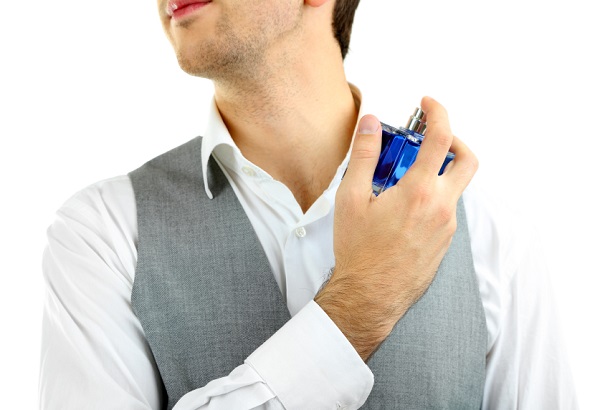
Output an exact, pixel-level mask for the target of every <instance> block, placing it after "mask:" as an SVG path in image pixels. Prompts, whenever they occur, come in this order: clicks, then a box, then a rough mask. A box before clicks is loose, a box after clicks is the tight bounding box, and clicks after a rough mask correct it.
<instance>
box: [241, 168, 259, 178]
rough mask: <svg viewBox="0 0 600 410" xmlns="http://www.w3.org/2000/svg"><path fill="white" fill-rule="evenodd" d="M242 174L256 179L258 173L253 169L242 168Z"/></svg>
mask: <svg viewBox="0 0 600 410" xmlns="http://www.w3.org/2000/svg"><path fill="white" fill-rule="evenodd" d="M242 172H243V173H244V174H246V175H248V176H249V177H254V176H256V171H254V170H253V169H252V168H250V167H242Z"/></svg>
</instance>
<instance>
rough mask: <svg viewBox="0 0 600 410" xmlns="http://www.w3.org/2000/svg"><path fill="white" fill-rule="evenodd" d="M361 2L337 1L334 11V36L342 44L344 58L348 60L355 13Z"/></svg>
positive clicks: (357, 0) (355, 0) (353, 0)
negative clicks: (347, 55)
mask: <svg viewBox="0 0 600 410" xmlns="http://www.w3.org/2000/svg"><path fill="white" fill-rule="evenodd" d="M359 2H360V0H335V7H334V9H333V35H334V36H335V38H336V40H337V41H338V43H339V44H340V49H341V51H342V58H346V54H347V53H348V46H349V45H350V34H351V33H352V23H353V22H354V12H355V11H356V8H357V7H358V3H359Z"/></svg>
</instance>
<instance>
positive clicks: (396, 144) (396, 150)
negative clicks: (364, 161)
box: [373, 108, 454, 195]
mask: <svg viewBox="0 0 600 410" xmlns="http://www.w3.org/2000/svg"><path fill="white" fill-rule="evenodd" d="M424 116H425V113H424V112H423V111H422V110H421V109H420V108H416V109H415V112H414V114H413V115H411V116H410V118H409V120H408V123H407V124H406V127H398V128H396V127H392V126H391V125H387V124H384V123H381V131H382V135H381V137H382V141H381V154H380V155H379V162H378V163H377V167H376V168H375V174H374V175H373V193H374V194H375V195H379V194H380V193H382V192H383V191H385V190H386V189H388V188H389V187H391V186H394V185H396V183H397V182H398V181H399V180H400V178H402V177H403V176H404V174H405V173H406V171H407V170H408V168H409V167H410V166H411V165H412V164H413V163H414V162H415V159H416V158H417V154H418V152H419V148H421V142H423V138H424V136H423V135H424V134H425V129H426V128H427V123H426V122H425V121H423V120H424V118H423V117H424ZM453 159H454V154H453V153H451V152H448V154H447V155H446V159H445V160H444V163H443V164H442V168H441V169H440V172H439V174H438V175H441V174H442V173H443V172H444V169H445V168H446V165H448V163H449V162H450V161H452V160H453Z"/></svg>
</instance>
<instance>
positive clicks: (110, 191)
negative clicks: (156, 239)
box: [47, 175, 137, 283]
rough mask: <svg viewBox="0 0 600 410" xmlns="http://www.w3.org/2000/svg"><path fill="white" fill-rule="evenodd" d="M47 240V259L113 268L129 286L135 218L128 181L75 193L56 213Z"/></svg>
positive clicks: (123, 177) (118, 179)
mask: <svg viewBox="0 0 600 410" xmlns="http://www.w3.org/2000/svg"><path fill="white" fill-rule="evenodd" d="M47 236H48V246H47V251H49V252H47V253H50V256H57V255H62V256H61V257H62V259H63V260H68V261H71V262H72V261H73V260H76V259H77V258H78V257H82V258H83V257H85V258H86V260H87V261H88V262H93V263H102V264H109V265H113V266H114V267H115V269H117V270H119V272H121V273H122V274H123V275H124V276H125V279H126V280H127V282H130V283H133V275H134V271H135V262H136V258H137V251H136V244H137V216H136V204H135V197H134V193H133V188H132V185H131V180H130V178H129V177H128V176H127V175H121V176H117V177H114V178H110V179H105V180H102V181H98V182H96V183H94V184H91V185H89V186H87V187H85V188H84V189H82V190H80V191H78V192H77V193H75V194H74V195H73V196H72V197H71V198H69V199H68V200H67V201H66V202H65V203H64V204H63V205H62V206H61V207H60V208H59V209H58V210H57V212H56V217H55V219H54V222H53V223H52V224H51V225H50V227H49V228H48V230H47ZM69 255H71V256H72V257H69ZM78 255H79V256H78Z"/></svg>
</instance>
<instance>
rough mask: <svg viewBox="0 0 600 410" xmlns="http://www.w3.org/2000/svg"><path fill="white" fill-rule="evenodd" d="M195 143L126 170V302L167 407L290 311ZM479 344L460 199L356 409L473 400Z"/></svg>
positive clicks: (481, 356)
mask: <svg viewBox="0 0 600 410" xmlns="http://www.w3.org/2000/svg"><path fill="white" fill-rule="evenodd" d="M201 145H202V144H201V138H196V139H194V140H192V141H190V142H188V143H186V144H184V145H182V146H180V147H178V148H176V149H174V150H172V151H169V152H167V153H166V154H163V155H161V156H159V157H158V158H156V159H154V160H152V161H150V162H148V163H147V164H145V165H144V166H142V167H141V168H139V169H137V170H136V171H133V172H132V173H130V177H131V181H132V184H133V188H134V191H135V197H136V204H137V218H138V231H139V240H138V245H137V248H138V261H137V267H136V274H135V282H134V285H133V293H132V295H131V299H132V305H133V310H134V312H135V314H136V315H137V317H138V318H139V320H140V322H141V324H142V327H143V329H144V332H145V334H146V338H147V340H148V343H149V345H150V348H151V349H152V353H153V354H154V358H155V360H156V364H157V366H158V369H159V371H160V375H161V377H162V381H163V383H164V387H165V391H166V395H167V397H168V403H167V405H166V406H165V408H167V409H171V408H172V407H173V406H174V405H175V403H176V402H177V401H178V400H179V399H180V398H181V397H182V396H183V395H184V394H185V393H187V392H189V391H191V390H194V389H197V388H199V387H202V386H204V385H206V384H207V383H208V382H209V381H211V380H213V379H216V378H220V377H223V376H226V375H228V374H229V372H231V371H232V370H233V369H234V368H235V367H237V366H239V365H240V364H242V363H243V362H244V359H245V358H246V357H247V356H248V355H250V354H251V353H252V352H253V351H254V350H255V349H256V348H257V347H258V346H260V345H261V344H262V343H263V342H264V341H265V340H267V339H268V338H269V337H270V336H271V335H273V334H274V333H275V332H276V331H277V330H278V329H279V328H280V327H281V326H283V325H284V324H285V323H286V321H287V320H289V319H290V314H289V311H288V309H287V306H286V305H285V303H284V301H283V298H282V296H281V292H280V290H279V288H278V286H277V283H276V281H275V278H274V277H273V273H272V272H271V269H270V267H269V263H268V261H267V258H266V256H265V254H264V251H263V249H262V247H261V245H260V242H259V240H258V238H257V237H256V233H255V232H254V230H253V228H252V225H251V224H250V221H249V220H248V218H247V216H246V214H245V212H244V210H243V208H242V206H241V205H240V203H239V202H238V200H237V197H236V195H235V193H234V191H233V189H232V188H231V186H230V185H229V183H228V182H227V179H226V178H225V176H224V175H223V173H222V171H221V170H220V168H219V166H218V165H217V164H216V162H215V161H214V160H213V159H212V158H211V160H210V161H209V170H208V181H209V186H210V189H211V191H212V192H213V194H214V199H213V200H210V199H208V198H207V196H206V194H205V191H204V186H203V179H202V167H201V160H200V158H201V155H200V150H201ZM398 246H401V244H399V245H398ZM486 341H487V331H486V323H485V315H484V312H483V307H482V304H481V297H480V295H479V288H478V285H477V279H476V277H475V272H474V268H473V261H472V255H471V248H470V240H469V234H468V230H467V225H466V219H465V215H464V207H463V205H462V201H461V202H459V207H458V229H457V231H456V234H455V235H454V239H453V241H452V245H451V247H450V250H449V251H448V253H447V254H446V256H445V257H444V259H443V261H442V264H441V265H440V268H439V270H438V272H437V275H436V277H435V280H434V281H433V283H432V284H431V286H430V287H429V289H428V291H427V292H426V293H425V295H424V296H423V297H422V298H421V299H420V300H419V301H418V302H417V303H416V304H415V305H414V306H413V307H412V308H411V309H410V310H409V311H408V312H407V313H406V315H405V316H404V317H403V318H402V320H400V322H398V324H397V325H396V327H395V328H394V331H393V332H392V333H391V334H390V336H389V337H388V338H387V339H386V340H385V342H384V343H383V344H382V345H381V346H380V348H379V350H378V351H377V352H376V353H375V354H374V355H373V356H372V358H371V359H370V360H369V362H368V365H369V367H370V368H371V370H372V371H373V374H374V376H375V385H374V387H373V390H372V392H371V394H370V396H369V398H368V400H367V402H366V404H365V405H364V406H363V407H362V408H366V409H479V408H480V407H481V403H482V397H483V386H484V380H485V356H486V343H487V342H486ZM290 371H293V369H290ZM309 410H313V409H309Z"/></svg>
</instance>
